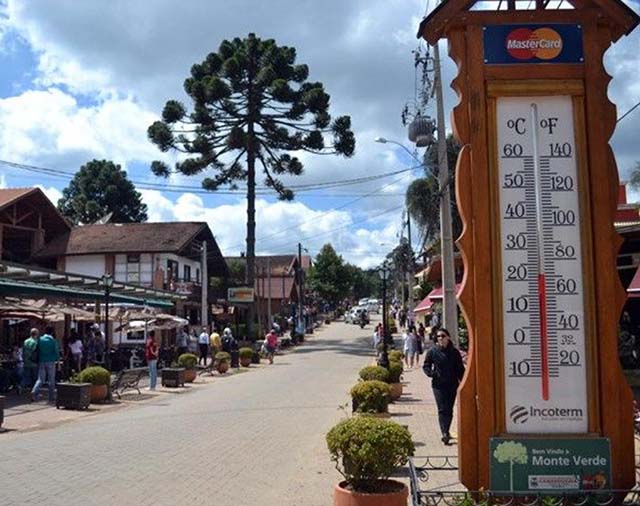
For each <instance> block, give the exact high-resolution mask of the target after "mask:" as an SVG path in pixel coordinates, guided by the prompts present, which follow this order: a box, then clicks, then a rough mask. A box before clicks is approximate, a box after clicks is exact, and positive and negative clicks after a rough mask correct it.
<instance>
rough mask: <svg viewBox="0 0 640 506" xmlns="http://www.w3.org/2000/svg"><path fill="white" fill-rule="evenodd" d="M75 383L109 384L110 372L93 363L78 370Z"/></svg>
mask: <svg viewBox="0 0 640 506" xmlns="http://www.w3.org/2000/svg"><path fill="white" fill-rule="evenodd" d="M75 380H76V383H91V384H92V385H109V383H111V373H110V372H109V371H107V370H106V369H105V368H104V367H100V366H98V365H94V366H91V367H87V368H86V369H84V370H83V371H80V373H78V375H77V376H76V377H75Z"/></svg>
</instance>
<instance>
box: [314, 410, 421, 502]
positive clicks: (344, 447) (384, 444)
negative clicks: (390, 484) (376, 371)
mask: <svg viewBox="0 0 640 506" xmlns="http://www.w3.org/2000/svg"><path fill="white" fill-rule="evenodd" d="M326 439H327V447H328V448H329V453H330V454H331V460H332V461H333V462H335V464H336V468H337V469H338V471H339V472H340V474H342V476H344V479H345V480H346V481H347V483H348V484H349V485H350V486H351V488H353V490H355V491H356V492H362V493H375V492H377V491H378V489H379V487H380V480H387V479H388V478H389V477H390V476H391V475H392V474H393V472H394V471H395V470H396V469H397V468H399V467H400V466H403V465H404V464H406V462H407V459H408V457H410V456H411V455H413V452H414V450H415V448H414V445H413V441H412V440H411V434H409V431H408V430H407V429H406V428H404V427H402V426H401V425H398V424H397V423H395V422H392V421H390V420H381V419H378V418H370V417H354V418H349V419H347V420H343V421H341V422H340V423H338V424H337V425H336V426H334V427H333V428H332V429H331V430H330V431H329V433H328V434H327V437H326Z"/></svg>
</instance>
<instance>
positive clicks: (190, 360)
mask: <svg viewBox="0 0 640 506" xmlns="http://www.w3.org/2000/svg"><path fill="white" fill-rule="evenodd" d="M197 363H198V357H196V356H195V355H194V354H193V353H183V354H182V355H180V356H179V357H178V367H184V368H185V369H195V368H196V364H197Z"/></svg>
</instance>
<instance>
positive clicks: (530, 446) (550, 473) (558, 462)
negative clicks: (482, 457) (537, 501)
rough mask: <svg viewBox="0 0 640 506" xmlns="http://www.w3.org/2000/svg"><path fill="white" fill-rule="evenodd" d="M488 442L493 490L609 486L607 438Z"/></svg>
mask: <svg viewBox="0 0 640 506" xmlns="http://www.w3.org/2000/svg"><path fill="white" fill-rule="evenodd" d="M490 445H491V489H492V490H494V491H509V492H553V491H556V492H557V491H560V490H597V489H604V488H608V487H609V486H610V480H611V470H610V461H611V457H610V449H609V441H608V440H607V439H606V438H585V439H569V438H567V439H507V438H492V439H491V443H490Z"/></svg>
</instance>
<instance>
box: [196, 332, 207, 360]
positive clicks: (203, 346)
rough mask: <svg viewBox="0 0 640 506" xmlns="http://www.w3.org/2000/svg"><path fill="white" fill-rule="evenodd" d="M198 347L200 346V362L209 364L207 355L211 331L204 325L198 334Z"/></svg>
mask: <svg viewBox="0 0 640 506" xmlns="http://www.w3.org/2000/svg"><path fill="white" fill-rule="evenodd" d="M198 347H199V348H200V358H199V359H198V364H199V363H200V362H202V364H203V365H207V355H208V354H209V333H208V332H207V329H206V328H204V327H202V332H201V333H200V335H199V336H198Z"/></svg>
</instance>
